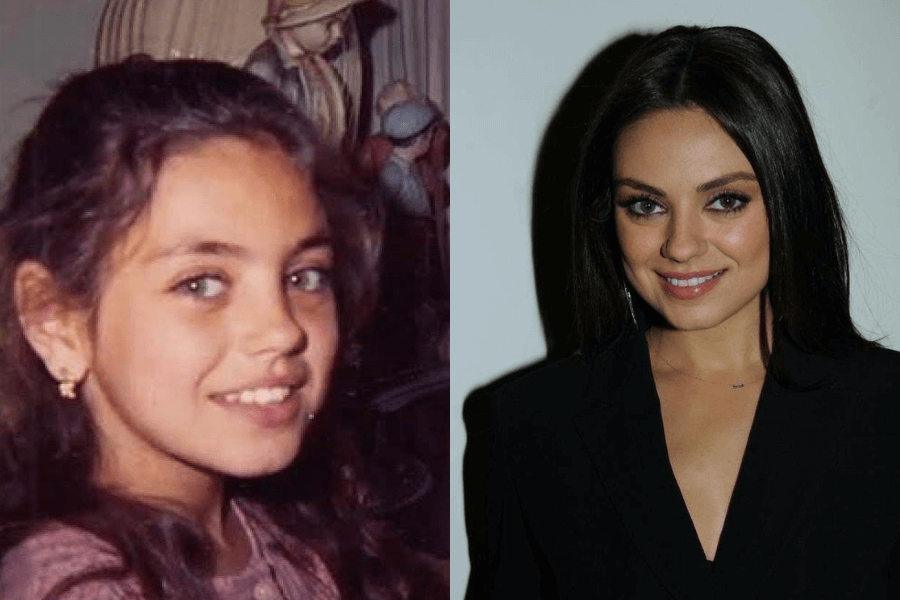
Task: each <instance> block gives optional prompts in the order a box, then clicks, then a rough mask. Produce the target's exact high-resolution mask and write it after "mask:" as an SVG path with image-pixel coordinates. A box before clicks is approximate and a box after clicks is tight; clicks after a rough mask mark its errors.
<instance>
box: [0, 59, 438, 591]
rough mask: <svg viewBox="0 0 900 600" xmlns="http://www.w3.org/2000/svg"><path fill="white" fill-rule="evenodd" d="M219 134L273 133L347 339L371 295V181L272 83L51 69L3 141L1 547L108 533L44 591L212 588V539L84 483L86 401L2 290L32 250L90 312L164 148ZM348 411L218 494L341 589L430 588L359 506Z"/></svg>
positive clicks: (323, 421)
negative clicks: (314, 221) (329, 262)
mask: <svg viewBox="0 0 900 600" xmlns="http://www.w3.org/2000/svg"><path fill="white" fill-rule="evenodd" d="M222 136H232V137H237V138H241V139H245V140H249V141H254V142H259V143H265V144H274V145H275V146H276V147H277V148H279V149H281V150H282V151H283V152H285V154H286V155H287V156H288V157H290V158H291V159H292V160H293V161H294V162H295V164H296V166H297V168H298V169H301V170H303V171H304V172H306V173H307V174H309V175H310V176H311V179H312V181H313V185H314V189H315V192H316V195H317V197H318V199H319V201H320V203H321V205H322V207H323V210H324V212H325V214H326V218H327V220H328V222H329V226H330V231H331V236H332V238H333V239H332V244H333V247H334V265H335V267H334V270H335V272H334V282H335V293H336V301H337V307H338V321H339V330H340V333H341V341H342V344H343V346H344V347H345V348H346V345H347V343H346V342H347V340H348V339H349V338H350V337H351V336H352V335H353V333H354V332H355V331H357V329H358V328H359V327H360V326H361V324H362V322H363V320H364V319H365V317H366V316H367V314H368V313H369V312H370V310H371V308H372V305H373V303H374V301H375V298H376V289H375V288H376V279H377V277H376V274H377V254H378V250H379V247H380V231H379V229H380V226H379V225H378V223H377V219H373V218H372V213H373V211H371V210H369V209H368V208H367V206H369V205H368V204H367V202H368V201H369V199H370V198H371V197H372V196H371V195H370V191H371V187H370V186H368V185H367V184H365V183H364V182H362V180H361V179H359V178H358V177H356V176H355V174H354V172H353V170H352V168H351V167H350V166H349V163H348V162H346V161H345V160H343V159H342V157H341V156H339V155H338V154H337V153H336V152H334V151H332V150H330V149H329V148H327V147H326V146H324V145H323V144H322V143H321V142H320V141H319V137H318V135H317V134H316V132H315V131H314V129H313V126H312V125H311V124H310V122H309V121H308V120H307V119H305V118H304V117H303V116H302V115H301V114H300V113H299V112H298V110H297V109H296V108H295V107H294V106H293V105H292V104H291V103H290V102H289V101H288V100H287V99H286V98H285V97H283V96H282V94H281V93H280V92H279V91H278V90H277V89H275V88H274V87H272V86H270V85H269V84H268V83H266V82H264V81H263V80H261V79H259V78H257V77H256V76H254V75H251V74H249V73H246V72H243V71H240V70H237V69H234V68H231V67H228V66H226V65H224V64H220V63H215V62H206V61H194V60H182V61H153V60H150V59H149V58H146V57H136V58H132V59H129V60H126V61H125V62H123V63H119V64H115V65H110V66H107V67H103V68H100V69H97V70H95V71H91V72H88V73H85V74H80V75H76V76H73V77H71V78H70V79H68V80H67V81H66V82H64V83H63V85H62V86H61V87H60V89H59V90H58V91H57V93H56V95H55V96H54V97H53V98H52V99H51V101H50V102H49V104H48V105H47V107H46V108H45V109H44V111H43V113H42V114H41V116H40V118H39V119H38V121H37V124H36V125H35V127H34V129H33V130H32V131H31V133H30V134H29V135H28V136H27V137H26V138H25V139H24V141H23V142H22V144H21V146H20V148H19V152H18V159H17V163H16V165H15V169H14V171H13V176H12V179H11V182H10V185H9V187H8V189H7V190H6V193H5V196H4V206H3V208H2V211H0V248H2V253H0V328H2V329H0V331H2V335H0V555H2V552H4V551H6V550H9V549H10V548H11V547H12V546H14V545H15V544H17V543H18V542H20V541H21V540H22V539H23V538H24V537H27V535H29V534H30V533H32V532H33V531H35V530H36V529H37V528H39V527H40V526H42V525H43V524H45V523H47V522H48V521H58V522H62V523H66V524H68V525H71V526H74V527H80V528H82V529H85V530H87V531H89V532H91V533H93V534H95V535H97V536H99V537H101V538H102V539H104V540H106V541H107V542H109V543H110V544H112V545H113V546H114V547H115V548H116V549H117V550H118V551H119V552H120V554H121V556H122V559H123V563H122V565H123V566H122V569H119V570H115V569H113V570H110V569H107V570H105V571H103V572H98V573H84V574H81V575H80V576H79V577H75V578H74V579H72V580H70V581H66V582H63V585H62V586H61V587H60V586H57V589H55V590H53V591H52V592H51V594H50V596H49V598H53V597H56V596H58V594H60V593H63V592H64V591H65V588H66V586H68V585H71V584H75V583H77V582H78V581H79V580H85V579H88V578H91V579H93V578H101V579H102V578H109V579H118V578H122V577H126V576H130V575H134V576H137V578H138V580H139V582H140V584H141V590H142V594H143V596H144V597H146V598H147V600H153V599H163V598H169V597H177V598H191V599H193V598H198V599H199V598H214V597H215V594H214V592H213V590H212V587H211V583H210V578H211V576H212V574H213V573H214V565H215V561H214V552H213V549H212V544H211V540H209V539H208V537H207V536H206V534H205V532H203V531H202V529H201V528H200V527H199V526H197V525H196V524H194V523H191V522H190V521H188V520H186V519H183V518H181V517H179V516H178V515H176V514H175V513H173V512H170V511H166V510H164V509H161V508H158V507H152V506H149V505H146V504H143V503H141V502H138V501H136V500H133V499H129V498H124V497H119V496H117V495H115V494H113V493H111V492H109V491H105V490H102V489H99V488H98V487H96V486H95V485H93V483H92V482H91V473H92V469H93V467H94V465H95V462H96V458H97V453H98V445H97V439H96V437H97V434H96V431H95V429H94V425H93V423H92V420H91V416H90V414H89V411H88V410H87V408H86V407H85V405H84V403H82V402H60V401H59V397H58V392H57V387H56V382H55V381H54V379H53V377H51V375H50V373H48V372H47V370H46V368H45V367H44V365H43V363H42V362H41V360H40V359H39V357H38V356H37V355H36V354H35V353H34V351H33V350H32V349H31V347H30V345H29V344H28V342H27V341H26V339H25V336H24V334H23V331H22V327H21V325H20V323H19V316H18V315H17V314H16V303H15V298H14V293H13V287H14V278H15V274H16V269H17V267H18V266H19V265H20V264H22V262H23V261H27V260H30V261H37V262H39V263H40V264H41V265H43V266H44V267H45V268H46V269H47V270H48V271H49V273H50V274H51V275H52V276H53V279H54V283H55V286H56V287H57V288H58V290H59V292H60V295H61V297H62V298H64V299H65V301H66V302H71V303H73V306H78V307H81V308H85V309H88V310H91V309H92V308H93V307H95V306H96V304H97V300H98V298H99V295H100V294H101V292H102V284H103V278H104V269H105V268H106V267H107V265H108V263H109V259H110V253H111V250H112V249H113V247H114V246H115V244H116V243H117V242H118V241H120V240H121V239H122V236H123V234H124V233H125V232H126V231H127V229H128V228H129V227H130V226H131V224H133V223H134V222H135V221H136V220H137V219H138V218H139V217H140V216H141V215H142V214H144V212H145V211H146V210H147V207H148V205H149V203H150V200H151V196H152V193H153V189H154V184H155V182H156V180H157V177H158V175H159V173H160V169H161V167H162V165H163V163H164V161H165V160H166V159H167V158H168V157H169V156H172V155H173V154H176V153H178V152H183V151H185V150H190V149H191V148H194V147H197V145H199V144H202V143H203V142H204V141H208V140H211V139H214V138H218V137H222ZM347 413H348V411H346V410H343V409H341V407H340V403H337V402H332V401H329V402H326V406H325V407H324V409H323V411H322V412H321V413H320V415H318V417H317V419H316V421H314V422H313V423H312V426H311V427H310V429H309V430H308V433H307V439H305V440H304V445H303V450H302V451H301V454H300V457H299V458H298V460H297V461H295V464H294V465H292V466H291V467H290V468H289V469H288V471H286V472H285V473H282V474H279V475H276V476H274V477H271V478H269V479H267V480H263V481H260V482H252V483H247V482H240V483H238V482H232V483H230V484H229V489H230V493H231V494H237V495H245V496H251V497H254V498H256V499H258V500H261V501H265V502H267V503H268V504H267V507H268V508H267V510H268V512H269V513H270V516H271V517H272V518H273V519H274V520H275V521H276V522H277V523H279V524H280V525H281V526H283V527H284V529H285V531H287V532H288V533H291V534H293V536H294V539H295V540H296V541H297V542H298V543H297V545H296V546H295V547H294V549H293V551H291V550H290V549H289V548H288V549H285V553H286V554H288V555H289V558H291V559H292V560H294V561H295V562H296V564H297V565H298V567H299V568H308V567H309V565H310V563H309V561H306V562H304V559H303V551H302V548H304V547H306V548H312V549H313V550H314V551H315V552H316V553H317V554H318V555H319V556H320V557H321V558H322V559H323V560H324V561H325V563H326V564H327V566H328V568H329V570H330V572H331V573H332V575H333V576H334V578H335V580H336V582H337V584H338V587H339V589H340V592H341V595H342V597H343V598H347V599H357V598H360V599H361V598H385V599H386V598H406V597H413V596H417V597H429V595H432V594H437V597H441V596H446V593H447V592H446V591H445V590H444V589H443V587H442V586H443V583H442V582H440V581H437V580H436V579H435V578H434V577H432V576H431V573H432V572H431V571H428V570H427V569H424V568H421V565H420V564H419V563H417V562H416V561H417V557H416V555H415V554H414V553H412V552H410V551H408V550H407V549H406V548H405V547H404V546H403V545H402V544H401V543H399V541H398V540H397V538H395V537H394V536H392V535H391V534H390V532H389V531H387V529H386V528H385V527H384V525H383V524H382V523H381V522H379V521H377V520H375V519H374V518H372V517H371V514H372V511H371V510H369V509H370V508H371V506H370V504H371V498H370V497H369V496H368V489H369V488H368V487H367V486H366V485H365V483H364V477H363V476H362V471H363V469H362V468H361V467H360V465H359V463H360V461H359V457H358V456H357V453H356V452H355V450H354V443H353V433H352V427H351V425H350V424H348V423H349V422H350V421H351V420H352V418H350V417H347ZM300 481H302V485H301V484H300V483H299V482H300ZM273 486H275V487H274V489H273ZM278 501H282V503H281V504H280V505H278ZM423 590H425V591H423ZM172 594H175V596H172Z"/></svg>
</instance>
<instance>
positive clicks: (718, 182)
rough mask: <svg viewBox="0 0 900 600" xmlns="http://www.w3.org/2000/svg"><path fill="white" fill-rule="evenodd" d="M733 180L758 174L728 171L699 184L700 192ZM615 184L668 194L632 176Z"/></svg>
mask: <svg viewBox="0 0 900 600" xmlns="http://www.w3.org/2000/svg"><path fill="white" fill-rule="evenodd" d="M733 181H756V175H754V174H753V173H747V172H745V171H736V172H734V173H728V174H726V175H722V176H721V177H716V178H715V179H711V180H710V181H707V182H706V183H701V184H700V185H698V186H697V191H698V192H708V191H710V190H714V189H716V188H717V187H722V186H723V185H728V184H729V183H731V182H733ZM613 185H615V186H616V187H618V186H620V185H627V186H628V187H630V188H634V189H636V190H641V191H642V192H647V193H649V194H653V195H655V196H659V197H661V198H665V196H666V194H665V192H663V191H662V190H659V189H656V188H655V187H653V186H652V185H648V184H646V183H644V182H642V181H638V180H637V179H632V178H631V177H624V178H622V179H615V180H613Z"/></svg>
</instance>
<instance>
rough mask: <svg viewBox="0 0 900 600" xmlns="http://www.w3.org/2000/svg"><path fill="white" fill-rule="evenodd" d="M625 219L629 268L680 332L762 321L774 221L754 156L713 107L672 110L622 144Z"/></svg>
mask: <svg viewBox="0 0 900 600" xmlns="http://www.w3.org/2000/svg"><path fill="white" fill-rule="evenodd" d="M614 169H615V180H616V188H615V192H614V200H615V204H616V207H615V222H616V232H617V234H618V238H619V244H620V246H621V250H622V258H623V261H624V267H625V274H626V276H627V277H628V281H629V282H630V283H631V285H632V286H634V289H635V290H636V291H637V292H638V294H640V295H641V297H642V298H643V299H644V300H645V301H646V302H647V303H648V304H649V305H650V306H652V307H653V308H654V309H656V310H657V311H658V312H659V313H660V314H661V315H662V316H663V317H664V318H665V319H666V321H668V323H669V324H670V325H671V326H672V327H674V328H675V329H679V330H699V329H710V328H713V327H717V326H719V325H722V324H726V323H727V324H729V325H734V326H738V327H744V326H747V327H751V326H758V323H759V304H758V301H759V297H760V294H761V293H762V291H763V289H764V288H765V286H766V283H767V282H768V279H769V228H768V222H767V218H766V207H765V204H764V203H763V198H762V194H761V193H760V188H759V183H758V182H757V180H756V175H755V174H754V172H753V168H752V167H751V166H750V162H749V161H748V160H747V157H746V156H744V154H743V153H742V152H741V150H740V148H738V146H737V144H735V143H734V140H732V139H731V137H729V135H728V134H727V133H725V131H724V130H723V129H722V128H721V127H720V126H719V124H718V123H717V122H716V121H715V120H714V119H713V118H712V117H710V116H709V114H707V113H706V112H705V111H703V110H701V109H697V108H693V109H675V110H663V111H658V112H655V113H651V114H649V115H648V116H646V117H644V118H642V119H641V120H639V121H637V122H636V123H634V124H633V125H631V126H629V127H627V128H626V129H625V130H624V131H623V132H622V134H621V136H620V137H619V140H618V143H617V145H616V152H615V165H614Z"/></svg>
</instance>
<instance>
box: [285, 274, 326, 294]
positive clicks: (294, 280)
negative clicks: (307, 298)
mask: <svg viewBox="0 0 900 600" xmlns="http://www.w3.org/2000/svg"><path fill="white" fill-rule="evenodd" d="M288 283H289V284H290V285H291V286H292V287H294V288H296V289H298V290H300V291H301V292H321V291H324V290H327V289H328V288H329V287H330V285H331V278H330V276H329V274H328V272H327V271H326V270H324V269H298V270H296V271H294V272H293V273H291V274H290V275H288Z"/></svg>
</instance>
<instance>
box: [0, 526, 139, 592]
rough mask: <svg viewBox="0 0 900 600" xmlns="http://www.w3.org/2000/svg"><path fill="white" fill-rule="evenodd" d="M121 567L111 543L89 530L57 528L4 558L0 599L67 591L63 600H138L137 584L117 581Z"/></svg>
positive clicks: (36, 535) (46, 529)
mask: <svg viewBox="0 0 900 600" xmlns="http://www.w3.org/2000/svg"><path fill="white" fill-rule="evenodd" d="M121 564H122V561H121V557H120V555H119V554H118V552H117V551H116V550H115V549H114V548H113V547H112V546H111V545H110V544H109V543H108V542H105V541H103V540H102V539H100V538H99V537H97V536H96V535H94V534H91V533H89V532H87V531H85V530H82V529H79V528H76V527H71V526H67V525H63V524H59V523H52V524H49V525H46V526H44V527H42V528H41V529H40V530H38V531H37V532H35V533H33V534H32V535H30V536H28V537H27V538H26V539H25V540H24V541H22V542H21V543H20V544H18V545H17V546H15V547H13V548H12V549H11V550H10V551H9V552H7V553H6V555H5V556H4V557H3V561H2V563H0V598H3V599H4V600H41V599H43V598H44V597H45V596H47V594H48V593H50V592H51V591H59V590H62V589H66V588H68V589H67V591H65V593H63V594H62V595H61V596H59V599H60V600H88V599H91V600H94V599H96V600H119V599H123V598H132V599H134V598H138V597H139V594H137V593H136V592H137V587H136V582H135V581H133V580H129V579H124V580H121V579H115V578H114V577H115V574H114V572H115V571H116V570H117V569H118V568H119V567H120V566H121ZM92 575H96V577H93V576H92ZM70 583H71V584H72V585H71V586H69V584H70Z"/></svg>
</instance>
